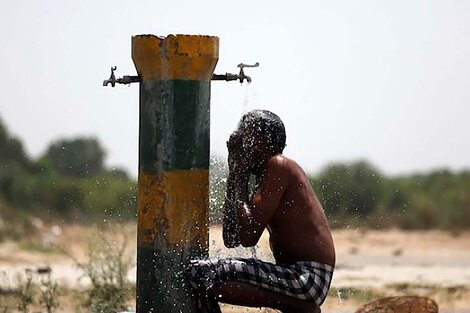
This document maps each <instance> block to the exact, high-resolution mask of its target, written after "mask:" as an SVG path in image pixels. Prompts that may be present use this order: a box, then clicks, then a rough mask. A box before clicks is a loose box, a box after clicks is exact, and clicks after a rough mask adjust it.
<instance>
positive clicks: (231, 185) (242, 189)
mask: <svg viewBox="0 0 470 313" xmlns="http://www.w3.org/2000/svg"><path fill="white" fill-rule="evenodd" d="M248 177H249V175H248V173H241V172H240V171H237V170H236V169H235V168H233V167H232V168H231V169H230V170H229V174H228V178H227V192H226V195H225V203H224V212H223V223H222V225H223V226H222V237H223V239H224V244H225V246H226V247H227V248H234V247H237V246H239V245H240V223H239V216H238V209H237V206H240V204H241V202H240V200H241V199H245V198H248V196H247V195H248Z"/></svg>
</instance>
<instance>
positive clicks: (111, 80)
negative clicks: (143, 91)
mask: <svg viewBox="0 0 470 313" xmlns="http://www.w3.org/2000/svg"><path fill="white" fill-rule="evenodd" d="M116 69H117V67H116V66H112V67H111V76H110V77H109V79H105V80H103V86H105V87H106V86H108V84H111V87H114V86H115V85H116V83H118V84H125V85H129V84H130V83H137V82H140V81H142V79H141V78H140V76H129V75H125V76H123V77H122V78H118V79H116V76H115V75H114V71H115V70H116Z"/></svg>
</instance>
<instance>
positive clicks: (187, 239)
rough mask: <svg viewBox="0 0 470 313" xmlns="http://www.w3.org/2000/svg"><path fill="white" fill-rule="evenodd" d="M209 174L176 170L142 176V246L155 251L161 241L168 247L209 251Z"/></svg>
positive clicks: (140, 217) (201, 170)
mask: <svg viewBox="0 0 470 313" xmlns="http://www.w3.org/2000/svg"><path fill="white" fill-rule="evenodd" d="M208 214H209V171H208V170H203V169H193V170H172V171H166V172H164V173H163V175H162V177H160V178H159V177H158V176H157V175H156V174H147V173H142V172H141V173H139V197H138V234H137V242H138V243H139V245H145V246H149V247H153V246H154V243H155V241H157V237H159V238H162V239H163V240H164V241H165V242H166V243H167V244H168V245H173V246H176V245H178V246H179V247H199V248H200V249H206V250H207V249H208V248H209V247H208V246H207V245H208V242H209V228H208V225H207V220H208Z"/></svg>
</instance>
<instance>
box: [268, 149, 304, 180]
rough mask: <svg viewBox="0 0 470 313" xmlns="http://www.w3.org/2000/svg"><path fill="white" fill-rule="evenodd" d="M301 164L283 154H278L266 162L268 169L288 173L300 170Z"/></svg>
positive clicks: (288, 174) (272, 171)
mask: <svg viewBox="0 0 470 313" xmlns="http://www.w3.org/2000/svg"><path fill="white" fill-rule="evenodd" d="M299 168H300V167H299V165H298V164H297V163H296V162H295V161H294V160H292V159H289V158H288V157H286V156H285V155H283V154H276V155H274V156H272V157H271V158H269V160H268V161H267V162H266V170H267V171H268V172H271V173H277V174H280V175H287V176H290V174H292V173H294V172H296V171H298V169H299Z"/></svg>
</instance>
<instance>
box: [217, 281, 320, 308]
mask: <svg viewBox="0 0 470 313" xmlns="http://www.w3.org/2000/svg"><path fill="white" fill-rule="evenodd" d="M208 295H209V296H210V297H213V298H216V299H217V300H218V301H219V302H224V303H230V304H234V305H241V306H249V307H268V308H273V309H277V310H281V311H282V312H284V313H320V312H321V310H320V308H319V307H318V306H317V305H316V304H315V303H314V302H309V301H304V300H299V299H295V298H292V297H289V296H286V295H283V294H281V293H277V292H274V291H271V290H268V289H265V288H261V287H257V286H255V285H252V284H249V283H243V282H237V281H229V282H226V283H222V284H218V285H216V286H214V287H213V288H211V289H210V290H209V291H208Z"/></svg>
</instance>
